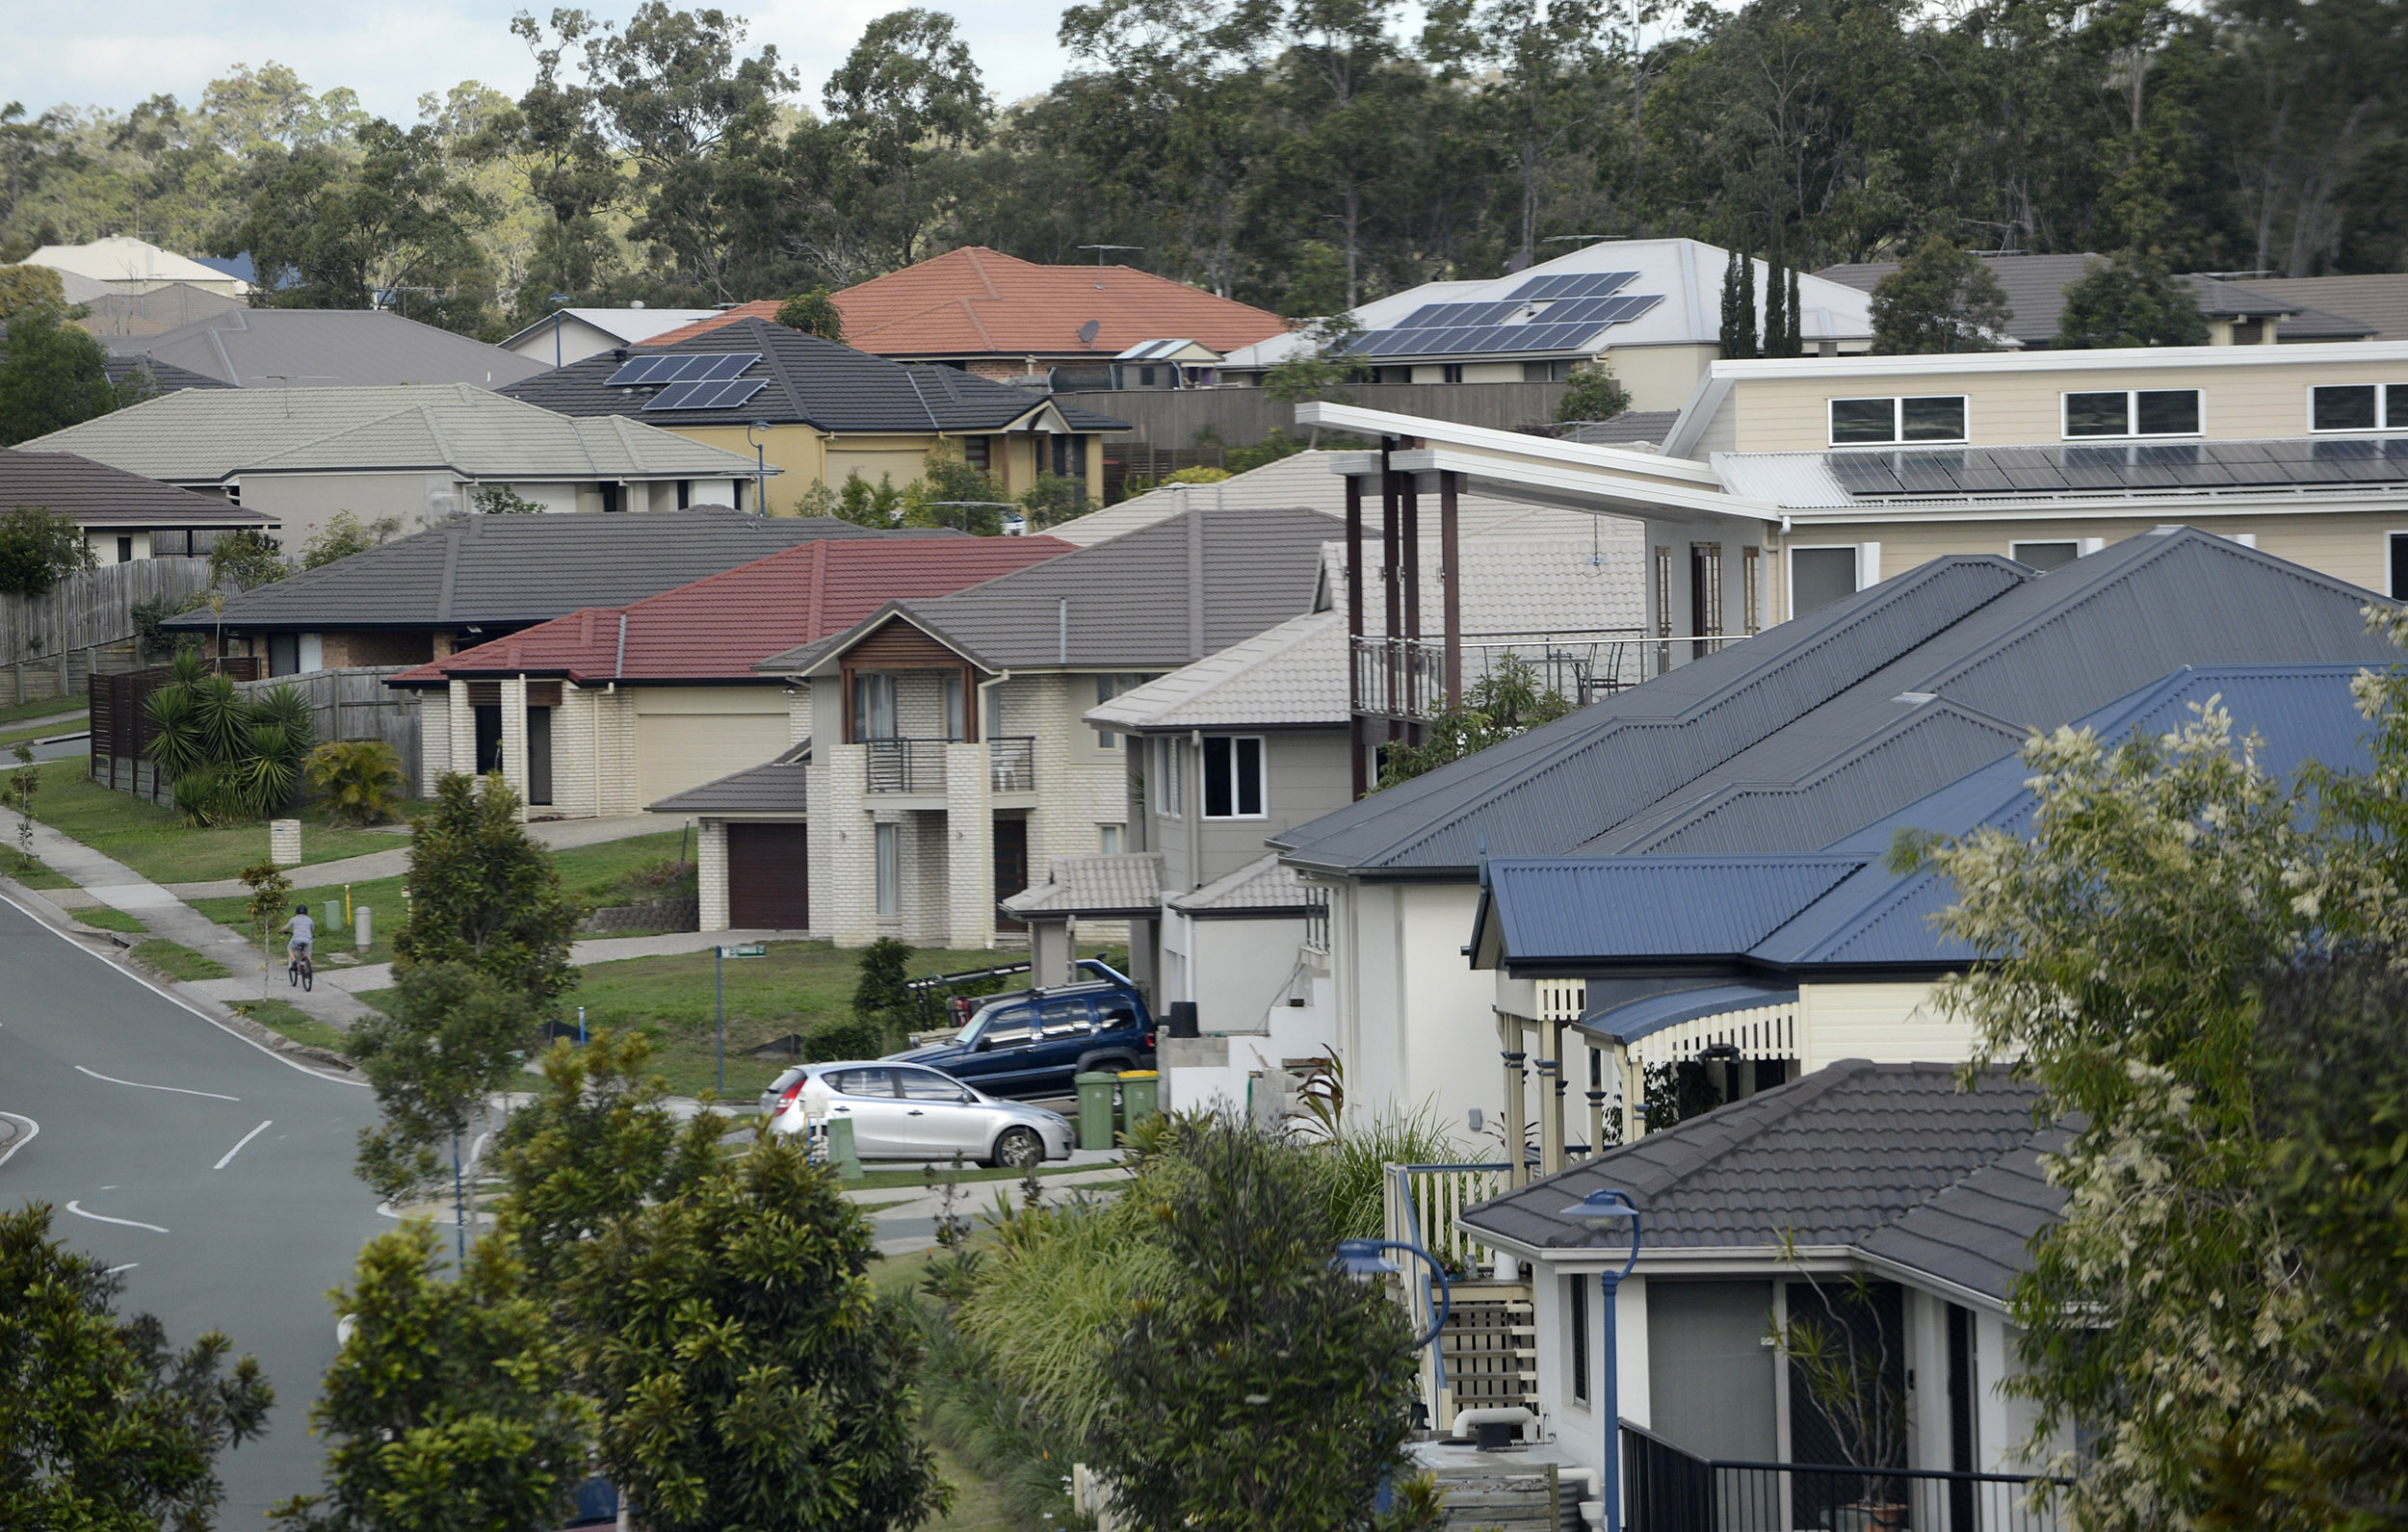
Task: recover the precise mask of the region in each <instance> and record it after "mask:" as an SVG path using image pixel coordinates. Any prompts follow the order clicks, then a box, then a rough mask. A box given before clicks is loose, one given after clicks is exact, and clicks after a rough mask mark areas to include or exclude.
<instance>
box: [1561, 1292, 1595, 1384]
mask: <svg viewBox="0 0 2408 1532" xmlns="http://www.w3.org/2000/svg"><path fill="white" fill-rule="evenodd" d="M1566 1280H1567V1281H1568V1282H1569V1283H1570V1285H1571V1289H1572V1291H1571V1297H1570V1301H1569V1303H1568V1304H1567V1305H1566V1307H1567V1308H1568V1310H1569V1312H1568V1313H1566V1314H1565V1316H1564V1326H1563V1329H1564V1334H1565V1335H1566V1336H1567V1337H1569V1338H1570V1340H1571V1346H1570V1350H1571V1353H1572V1365H1571V1367H1570V1369H1569V1371H1570V1376H1568V1377H1566V1378H1565V1379H1564V1380H1563V1396H1564V1397H1565V1398H1567V1399H1569V1400H1571V1401H1572V1405H1573V1407H1574V1408H1575V1409H1580V1410H1585V1409H1587V1408H1588V1407H1589V1402H1590V1400H1591V1399H1592V1398H1593V1396H1594V1395H1595V1393H1596V1389H1597V1386H1596V1382H1595V1380H1594V1378H1593V1377H1592V1376H1591V1374H1592V1373H1593V1372H1594V1370H1595V1368H1594V1366H1593V1365H1592V1363H1590V1360H1589V1355H1588V1348H1589V1335H1588V1332H1589V1329H1590V1326H1589V1323H1588V1295H1589V1293H1590V1292H1591V1291H1592V1290H1593V1289H1594V1288H1595V1287H1596V1285H1597V1284H1596V1280H1595V1279H1594V1278H1593V1277H1590V1276H1589V1275H1587V1274H1586V1273H1576V1274H1575V1275H1573V1276H1572V1277H1570V1278H1568V1279H1566Z"/></svg>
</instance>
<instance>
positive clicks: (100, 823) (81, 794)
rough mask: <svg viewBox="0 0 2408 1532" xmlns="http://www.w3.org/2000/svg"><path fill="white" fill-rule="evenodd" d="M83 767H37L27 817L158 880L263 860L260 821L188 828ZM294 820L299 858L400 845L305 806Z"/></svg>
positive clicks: (192, 878) (75, 763)
mask: <svg viewBox="0 0 2408 1532" xmlns="http://www.w3.org/2000/svg"><path fill="white" fill-rule="evenodd" d="M86 765H87V763H86V762H85V761H84V760H83V758H82V757H80V756H79V757H77V758H75V759H73V760H67V761H52V762H48V763H45V764H44V765H43V766H42V768H41V788H40V791H39V792H38V793H37V794H36V795H35V798H34V818H37V819H39V820H41V822H42V823H44V824H47V825H49V826H50V827H51V828H52V829H54V830H57V831H59V832H60V833H61V834H63V835H68V836H72V837H73V838H75V839H76V840H78V841H81V842H83V843H84V844H86V845H89V846H91V847H92V849H93V850H95V851H98V852H100V853H102V854H103V855H105V856H112V857H115V858H117V859H118V861H120V862H122V863H124V864H125V865H126V866H127V867H130V868H132V869H133V870H135V871H137V872H139V873H141V874H142V875H143V876H144V877H146V878H149V879H151V880H153V881H154V882H159V883H200V882H205V881H207V880H209V879H212V878H230V877H233V876H235V875H237V874H238V873H240V872H241V871H242V870H243V869H245V868H247V867H249V866H250V865H251V864H252V863H254V862H265V861H266V860H267V859H268V827H267V825H266V824H264V823H262V824H241V825H236V826H234V827H232V828H231V829H224V830H196V829H191V828H189V827H187V826H185V825H184V824H182V823H179V822H178V821H177V819H176V818H175V812H174V811H173V810H172V809H168V808H163V807H159V806H155V805H153V804H151V803H149V802H146V801H145V800H144V799H142V798H138V797H135V796H133V795H132V794H131V793H126V792H111V791H110V790H109V789H107V788H105V787H102V786H100V785H99V784H98V783H95V782H92V781H90V780H89V779H87V778H86V776H85V775H84V771H85V766H86ZM300 818H301V820H302V825H301V860H302V861H304V862H331V861H335V860H337V859H338V858H341V857H347V856H364V855H366V854H367V853H368V852H371V851H390V850H392V849H393V848H394V847H396V846H399V845H406V844H408V842H407V841H406V840H404V839H402V838H400V837H397V836H394V835H392V834H390V833H388V832H381V831H376V830H353V829H348V828H345V827H343V826H341V825H334V824H327V823H324V822H322V821H318V820H314V819H313V818H311V816H310V814H309V813H308V812H307V811H303V812H302V813H301V816H300Z"/></svg>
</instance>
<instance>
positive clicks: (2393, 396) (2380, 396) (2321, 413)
mask: <svg viewBox="0 0 2408 1532" xmlns="http://www.w3.org/2000/svg"><path fill="white" fill-rule="evenodd" d="M2308 428H2309V429H2310V430H2312V431H2329V430H2408V383H2318V384H2317V385H2316V386H2315V387H2314V388H2311V389H2309V390H2308Z"/></svg>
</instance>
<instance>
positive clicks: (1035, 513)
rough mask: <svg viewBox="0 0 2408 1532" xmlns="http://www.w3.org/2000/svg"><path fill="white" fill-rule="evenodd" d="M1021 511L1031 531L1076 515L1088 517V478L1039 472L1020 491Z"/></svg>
mask: <svg viewBox="0 0 2408 1532" xmlns="http://www.w3.org/2000/svg"><path fill="white" fill-rule="evenodd" d="M1020 509H1021V511H1022V512H1023V513H1024V514H1026V515H1027V517H1028V518H1029V530H1030V531H1031V532H1037V531H1041V530H1043V529H1044V528H1047V527H1051V526H1054V525H1056V524H1058V523H1060V522H1065V521H1068V520H1069V519H1070V518H1071V517H1073V516H1083V515H1085V514H1086V512H1087V510H1088V509H1089V506H1087V503H1086V476H1085V475H1083V474H1056V473H1050V472H1049V473H1040V474H1038V475H1037V476H1036V480H1035V481H1034V482H1033V483H1031V484H1030V485H1029V487H1028V488H1026V489H1024V490H1022V491H1021V492H1020Z"/></svg>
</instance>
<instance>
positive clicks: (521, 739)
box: [502, 676, 527, 819]
mask: <svg viewBox="0 0 2408 1532" xmlns="http://www.w3.org/2000/svg"><path fill="white" fill-rule="evenodd" d="M502 780H503V781H504V782H506V783H508V784H509V785H510V792H514V793H516V794H517V795H518V817H519V818H522V819H523V818H526V817H527V678H526V677H525V676H510V677H509V678H508V679H506V680H504V681H503V683H502Z"/></svg>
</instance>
